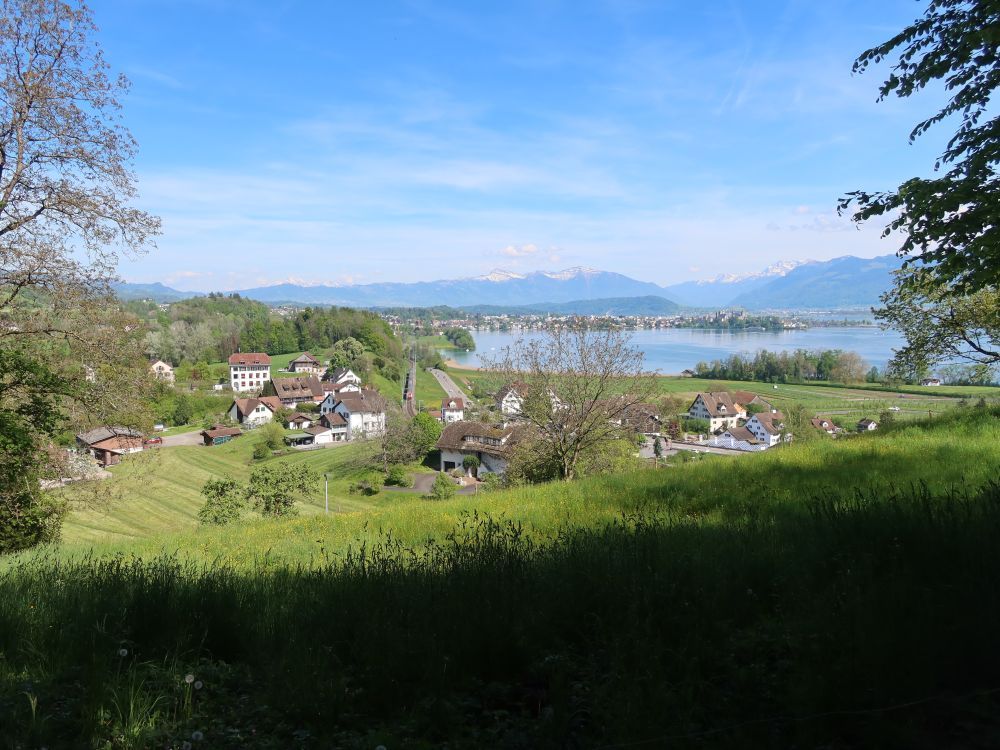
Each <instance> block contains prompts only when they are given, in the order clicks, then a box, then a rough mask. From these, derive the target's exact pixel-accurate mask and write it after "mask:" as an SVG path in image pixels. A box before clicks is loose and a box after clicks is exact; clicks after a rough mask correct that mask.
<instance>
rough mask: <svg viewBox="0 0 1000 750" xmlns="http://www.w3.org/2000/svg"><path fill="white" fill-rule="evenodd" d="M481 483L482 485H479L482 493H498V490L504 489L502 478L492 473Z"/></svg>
mask: <svg viewBox="0 0 1000 750" xmlns="http://www.w3.org/2000/svg"><path fill="white" fill-rule="evenodd" d="M480 481H481V482H482V484H480V485H479V490H480V492H496V491H497V490H502V489H503V480H502V479H501V478H500V475H499V474H494V473H493V472H490V473H489V474H486V475H485V476H484V477H483V478H482V479H481V480H480Z"/></svg>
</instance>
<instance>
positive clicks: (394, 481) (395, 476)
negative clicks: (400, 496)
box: [385, 466, 413, 487]
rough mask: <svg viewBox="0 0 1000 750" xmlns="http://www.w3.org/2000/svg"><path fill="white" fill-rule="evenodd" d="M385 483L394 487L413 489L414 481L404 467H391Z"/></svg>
mask: <svg viewBox="0 0 1000 750" xmlns="http://www.w3.org/2000/svg"><path fill="white" fill-rule="evenodd" d="M385 483H386V484H388V485H390V486H392V487H412V486H413V480H412V479H411V478H410V475H409V473H408V472H407V471H406V469H404V468H403V467H402V466H390V467H389V471H387V472H386V474H385Z"/></svg>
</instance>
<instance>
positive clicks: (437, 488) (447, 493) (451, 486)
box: [428, 474, 456, 500]
mask: <svg viewBox="0 0 1000 750" xmlns="http://www.w3.org/2000/svg"><path fill="white" fill-rule="evenodd" d="M455 492H456V489H455V483H454V482H452V481H451V480H450V479H449V478H448V475H447V474H438V475H437V477H435V479H434V484H433V485H431V493H430V495H428V497H430V498H431V499H432V500H447V499H448V498H451V497H454V496H455Z"/></svg>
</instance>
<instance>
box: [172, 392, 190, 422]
mask: <svg viewBox="0 0 1000 750" xmlns="http://www.w3.org/2000/svg"><path fill="white" fill-rule="evenodd" d="M193 416H194V410H193V409H192V408H191V401H190V400H189V399H188V398H187V397H186V396H185V395H184V394H178V396H177V406H176V407H174V414H173V419H174V424H175V425H182V424H187V423H188V422H190V421H191V417H193Z"/></svg>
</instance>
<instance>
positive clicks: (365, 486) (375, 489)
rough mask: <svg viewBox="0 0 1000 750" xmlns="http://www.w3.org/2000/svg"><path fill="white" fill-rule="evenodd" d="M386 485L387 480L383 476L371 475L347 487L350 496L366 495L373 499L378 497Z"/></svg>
mask: <svg viewBox="0 0 1000 750" xmlns="http://www.w3.org/2000/svg"><path fill="white" fill-rule="evenodd" d="M384 484H385V479H384V478H383V477H382V475H381V474H369V475H368V476H367V477H365V478H364V479H362V480H360V481H358V482H354V483H352V484H350V485H348V487H347V493H348V494H349V495H366V496H368V497H371V496H372V495H377V494H378V493H379V492H380V491H381V490H382V486H383V485H384Z"/></svg>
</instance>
